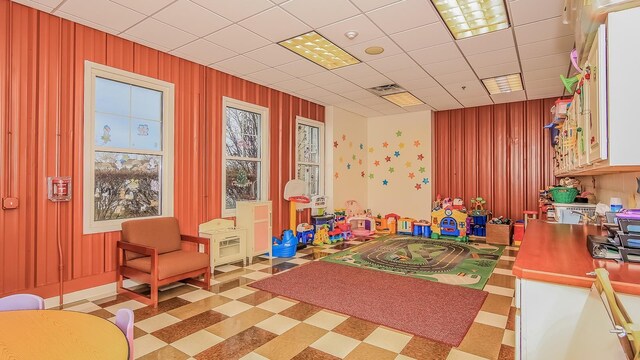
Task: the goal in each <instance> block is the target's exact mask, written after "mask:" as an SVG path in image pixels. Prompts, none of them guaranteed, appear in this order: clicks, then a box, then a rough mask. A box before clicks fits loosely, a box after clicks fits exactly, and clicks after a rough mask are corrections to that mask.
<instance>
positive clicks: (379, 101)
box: [356, 94, 389, 109]
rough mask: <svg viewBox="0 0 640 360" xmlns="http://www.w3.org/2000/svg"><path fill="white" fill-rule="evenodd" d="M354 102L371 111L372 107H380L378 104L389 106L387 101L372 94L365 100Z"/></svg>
mask: <svg viewBox="0 0 640 360" xmlns="http://www.w3.org/2000/svg"><path fill="white" fill-rule="evenodd" d="M356 102H357V103H358V104H360V105H364V106H369V107H371V108H372V109H373V107H374V106H376V105H380V104H389V101H387V100H385V99H383V98H381V97H378V96H375V95H373V94H371V96H370V97H366V98H362V99H358V100H356Z"/></svg>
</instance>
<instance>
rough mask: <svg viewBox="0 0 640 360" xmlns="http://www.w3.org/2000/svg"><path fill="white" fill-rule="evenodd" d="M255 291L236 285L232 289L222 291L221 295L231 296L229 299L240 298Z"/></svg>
mask: <svg viewBox="0 0 640 360" xmlns="http://www.w3.org/2000/svg"><path fill="white" fill-rule="evenodd" d="M247 275H248V274H247ZM254 292H255V291H253V290H249V289H246V288H243V287H235V288H233V289H231V290H227V291H224V292H221V293H220V294H219V295H221V296H224V297H226V298H229V299H233V300H236V299H240V298H241V297H245V296H247V295H250V294H253V293H254Z"/></svg>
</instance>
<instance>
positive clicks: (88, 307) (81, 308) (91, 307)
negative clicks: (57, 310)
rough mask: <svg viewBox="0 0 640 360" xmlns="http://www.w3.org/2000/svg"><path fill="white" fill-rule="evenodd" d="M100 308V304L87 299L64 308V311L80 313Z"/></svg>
mask: <svg viewBox="0 0 640 360" xmlns="http://www.w3.org/2000/svg"><path fill="white" fill-rule="evenodd" d="M100 309H102V308H101V307H100V306H98V305H96V304H94V303H92V302H91V301H87V302H86V303H82V304H80V305H76V306H72V307H69V308H65V309H64V310H65V311H77V312H82V313H90V312H92V311H96V310H100Z"/></svg>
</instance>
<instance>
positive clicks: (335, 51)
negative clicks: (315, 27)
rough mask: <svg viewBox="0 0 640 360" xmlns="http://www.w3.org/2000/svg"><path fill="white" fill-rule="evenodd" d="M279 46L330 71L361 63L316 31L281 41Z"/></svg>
mask: <svg viewBox="0 0 640 360" xmlns="http://www.w3.org/2000/svg"><path fill="white" fill-rule="evenodd" d="M278 44H280V45H281V46H284V47H285V48H287V49H289V50H291V51H293V52H294V53H296V54H298V55H300V56H302V57H304V58H306V59H308V60H311V61H313V62H314V63H316V64H318V65H320V66H322V67H324V68H325V69H329V70H333V69H337V68H341V67H343V66H348V65H353V64H357V63H359V62H360V60H358V59H356V58H355V57H353V56H352V55H351V54H349V53H348V52H346V51H344V50H342V49H341V48H339V47H338V46H336V45H335V44H334V43H332V42H331V41H329V40H327V39H325V38H324V37H322V35H320V34H318V33H317V32H315V31H312V32H309V33H306V34H302V35H299V36H296V37H293V38H291V39H289V40H284V41H281V42H279V43H278Z"/></svg>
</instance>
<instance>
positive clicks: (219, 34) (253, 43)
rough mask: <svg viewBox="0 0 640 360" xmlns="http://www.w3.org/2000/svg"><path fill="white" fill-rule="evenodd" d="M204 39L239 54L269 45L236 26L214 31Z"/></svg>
mask: <svg viewBox="0 0 640 360" xmlns="http://www.w3.org/2000/svg"><path fill="white" fill-rule="evenodd" d="M205 39H207V40H209V41H211V42H212V43H215V44H218V45H220V46H223V47H225V48H227V49H229V50H233V51H235V52H237V53H240V54H242V53H245V52H247V51H251V50H255V49H257V48H260V47H263V46H266V45H268V44H269V43H270V41H269V40H267V39H265V38H263V37H262V36H260V35H257V34H255V33H253V32H251V31H249V30H247V29H245V28H243V27H242V26H240V25H236V24H233V25H231V26H227V27H226V28H224V29H222V30H219V31H216V32H214V33H213V34H211V35H209V36H207V37H206V38H205Z"/></svg>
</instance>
